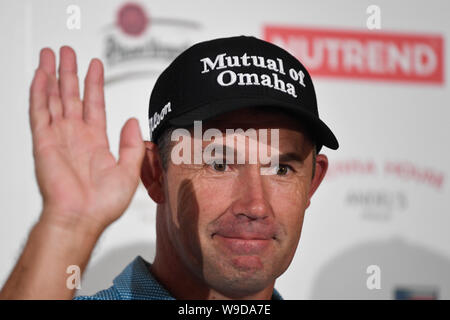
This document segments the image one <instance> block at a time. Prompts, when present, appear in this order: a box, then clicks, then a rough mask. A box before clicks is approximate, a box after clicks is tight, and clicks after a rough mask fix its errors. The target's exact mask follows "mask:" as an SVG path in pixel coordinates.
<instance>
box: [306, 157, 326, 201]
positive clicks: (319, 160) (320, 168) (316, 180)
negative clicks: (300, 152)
mask: <svg viewBox="0 0 450 320" xmlns="http://www.w3.org/2000/svg"><path fill="white" fill-rule="evenodd" d="M327 170H328V158H327V156H326V155H324V154H318V155H317V156H316V171H315V172H314V177H313V178H312V180H311V188H310V189H309V194H308V204H307V206H306V208H308V207H309V205H310V204H311V197H312V196H313V194H314V192H316V190H317V188H318V187H319V185H320V183H321V182H322V180H323V178H324V177H325V174H326V173H327Z"/></svg>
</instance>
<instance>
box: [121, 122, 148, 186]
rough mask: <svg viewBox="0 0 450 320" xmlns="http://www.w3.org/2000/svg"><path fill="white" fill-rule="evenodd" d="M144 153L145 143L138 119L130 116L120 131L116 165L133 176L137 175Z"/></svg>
mask: <svg viewBox="0 0 450 320" xmlns="http://www.w3.org/2000/svg"><path fill="white" fill-rule="evenodd" d="M144 154H145V145H144V141H143V140H142V135H141V129H140V127H139V121H138V120H137V119H136V118H130V119H128V120H127V122H126V123H125V124H124V126H123V128H122V131H121V132H120V145H119V161H118V165H119V167H121V168H123V169H124V170H126V171H128V172H129V173H130V174H131V175H132V176H133V177H139V174H140V170H141V165H142V160H143V158H144Z"/></svg>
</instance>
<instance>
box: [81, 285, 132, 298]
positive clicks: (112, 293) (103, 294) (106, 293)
mask: <svg viewBox="0 0 450 320" xmlns="http://www.w3.org/2000/svg"><path fill="white" fill-rule="evenodd" d="M123 299H124V298H123V297H121V295H120V293H119V291H118V290H117V289H116V288H115V286H111V287H109V288H108V289H105V290H101V291H99V292H97V293H96V294H94V295H92V296H76V297H74V298H73V300H123Z"/></svg>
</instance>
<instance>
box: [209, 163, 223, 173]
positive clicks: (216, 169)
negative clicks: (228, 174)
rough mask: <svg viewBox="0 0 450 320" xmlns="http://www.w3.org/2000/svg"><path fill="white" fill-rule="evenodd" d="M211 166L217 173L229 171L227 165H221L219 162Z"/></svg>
mask: <svg viewBox="0 0 450 320" xmlns="http://www.w3.org/2000/svg"><path fill="white" fill-rule="evenodd" d="M210 165H211V167H212V168H213V169H214V170H215V171H219V172H224V171H226V169H227V165H226V164H225V163H219V162H215V161H214V162H213V163H211V164H210Z"/></svg>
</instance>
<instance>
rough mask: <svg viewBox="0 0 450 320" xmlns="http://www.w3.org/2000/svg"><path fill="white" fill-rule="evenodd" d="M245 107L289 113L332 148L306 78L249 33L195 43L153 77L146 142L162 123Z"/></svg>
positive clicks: (297, 65) (293, 62)
mask: <svg viewBox="0 0 450 320" xmlns="http://www.w3.org/2000/svg"><path fill="white" fill-rule="evenodd" d="M247 107H269V108H273V109H274V110H280V111H285V112H289V113H290V114H292V115H293V116H295V117H297V118H298V120H299V122H301V123H302V124H303V125H305V126H306V127H307V128H308V129H309V133H310V135H312V138H313V140H314V142H315V143H316V145H317V149H318V151H320V149H321V148H322V146H323V145H324V146H326V147H328V148H330V149H334V150H335V149H337V148H338V147H339V143H338V141H337V139H336V137H335V136H334V134H333V132H332V131H331V130H330V129H329V128H328V126H327V125H326V124H325V123H324V122H323V121H322V120H321V119H320V118H319V113H318V110H317V99H316V94H315V90H314V86H313V83H312V80H311V77H310V75H309V73H308V71H307V70H306V68H305V67H304V66H303V64H302V63H301V62H300V61H298V59H296V58H295V57H294V56H293V55H291V54H290V53H289V52H287V51H286V50H284V49H282V48H280V47H278V46H276V45H274V44H272V43H270V42H267V41H264V40H260V39H258V38H255V37H252V36H237V37H228V38H219V39H214V40H209V41H205V42H200V43H197V44H195V45H193V46H192V47H190V48H188V49H186V50H185V51H184V52H182V53H181V54H180V55H179V56H178V57H177V58H175V60H174V61H173V62H172V63H171V64H170V65H169V66H168V67H167V68H166V69H165V70H164V71H163V72H162V74H161V75H160V76H159V78H158V79H157V80H156V83H155V86H154V88H153V91H152V94H151V97H150V103H149V113H148V117H149V127H150V141H152V142H155V143H156V141H157V139H158V137H159V135H160V134H161V132H162V131H163V130H164V128H166V127H167V126H174V127H189V126H192V125H193V124H194V121H197V120H202V121H205V120H208V119H212V118H214V117H216V116H218V115H221V114H224V113H226V112H230V111H233V110H237V109H241V108H247Z"/></svg>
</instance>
